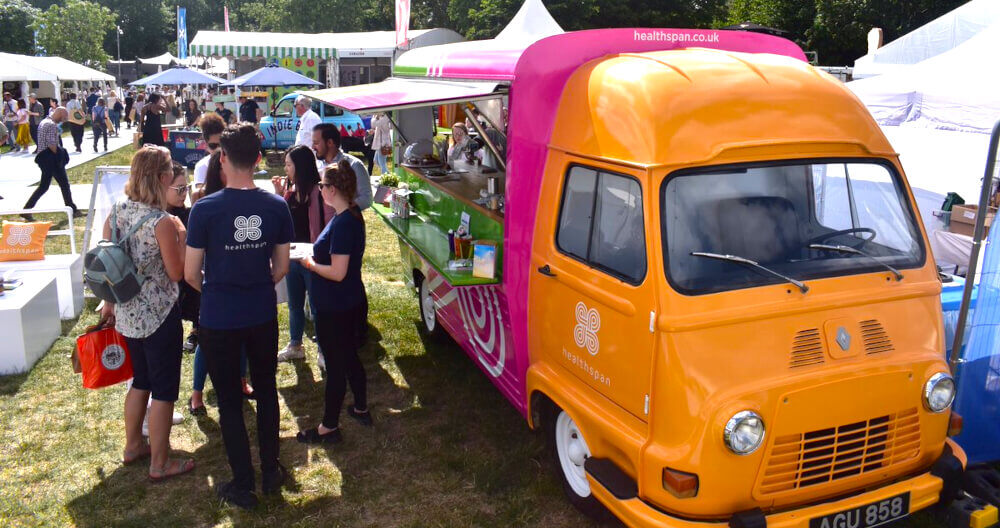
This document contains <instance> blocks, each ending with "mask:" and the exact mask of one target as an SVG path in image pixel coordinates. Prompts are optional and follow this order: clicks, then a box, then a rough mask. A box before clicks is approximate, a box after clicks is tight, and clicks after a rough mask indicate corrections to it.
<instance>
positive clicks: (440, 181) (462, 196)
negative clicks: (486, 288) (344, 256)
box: [372, 163, 504, 286]
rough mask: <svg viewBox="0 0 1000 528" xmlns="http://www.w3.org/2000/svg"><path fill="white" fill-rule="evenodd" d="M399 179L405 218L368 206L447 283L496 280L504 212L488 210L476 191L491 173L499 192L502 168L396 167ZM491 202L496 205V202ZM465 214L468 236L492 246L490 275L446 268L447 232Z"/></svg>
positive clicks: (498, 278) (382, 207)
mask: <svg viewBox="0 0 1000 528" xmlns="http://www.w3.org/2000/svg"><path fill="white" fill-rule="evenodd" d="M397 174H398V175H399V177H400V181H403V182H406V183H407V184H408V185H409V188H410V191H411V194H410V197H409V200H410V208H411V210H412V211H413V213H411V215H410V217H409V218H400V217H398V216H396V215H394V214H393V213H392V210H391V209H390V208H389V207H386V206H385V205H383V204H373V205H372V209H373V210H374V211H375V212H376V213H377V214H378V215H379V216H381V217H382V219H383V220H384V221H385V223H386V224H387V225H388V226H389V227H390V228H391V229H392V230H393V231H395V232H396V234H397V235H398V236H399V237H400V239H401V240H402V241H403V242H405V243H406V244H408V245H409V246H411V247H412V248H413V249H414V250H415V251H416V252H417V253H419V254H420V256H421V257H423V259H424V260H426V261H427V262H428V263H429V264H430V265H431V266H432V267H433V268H434V269H435V270H436V271H437V272H438V273H440V274H441V275H442V276H443V277H444V278H445V280H446V281H447V282H448V283H449V284H450V285H452V286H476V285H483V284H498V283H500V282H501V271H502V265H501V263H502V262H503V258H502V257H503V247H502V246H503V211H502V210H501V209H499V208H498V209H497V210H494V209H491V208H490V207H489V202H490V200H489V199H488V198H484V197H483V196H482V194H481V193H480V191H485V190H487V189H488V186H489V181H488V180H489V178H490V177H496V178H498V180H497V187H496V188H497V189H498V191H499V192H502V190H503V182H504V173H503V172H489V169H487V172H484V171H483V170H482V169H481V168H479V167H476V166H473V165H470V164H464V163H456V164H455V166H454V167H453V169H451V170H449V169H448V168H447V167H427V168H415V167H398V168H397ZM494 202H495V203H494V205H497V206H499V204H497V203H496V202H497V201H496V200H494ZM463 213H465V214H467V215H468V217H469V232H470V234H471V236H472V240H490V241H493V242H494V243H495V244H496V248H497V253H496V262H497V266H496V270H495V276H494V278H483V277H475V276H473V274H472V269H471V268H462V269H451V268H450V267H449V262H450V261H451V260H452V259H453V258H454V257H453V256H452V254H451V250H450V248H449V244H448V231H449V230H452V231H457V230H458V227H459V225H460V223H461V218H462V214H463Z"/></svg>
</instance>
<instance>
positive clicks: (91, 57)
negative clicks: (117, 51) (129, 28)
mask: <svg viewBox="0 0 1000 528" xmlns="http://www.w3.org/2000/svg"><path fill="white" fill-rule="evenodd" d="M34 27H35V29H37V30H38V43H39V45H41V47H42V48H43V49H45V52H46V53H48V54H49V55H58V56H60V57H63V58H65V59H69V60H71V61H74V62H78V63H82V64H87V65H91V66H102V67H103V66H104V65H105V64H107V62H108V59H109V58H110V56H109V55H108V54H107V52H105V51H104V47H103V43H104V36H105V35H106V34H107V33H108V32H109V31H112V30H114V27H115V16H114V15H113V14H111V11H109V10H108V9H107V8H105V7H102V6H99V5H97V4H94V3H91V2H87V1H85V0H68V1H67V2H66V5H64V6H59V5H52V6H50V7H49V8H48V9H46V10H45V12H43V13H42V14H41V15H39V16H38V18H37V19H36V21H35V25H34Z"/></svg>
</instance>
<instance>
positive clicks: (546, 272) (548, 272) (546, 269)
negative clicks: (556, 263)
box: [538, 264, 556, 277]
mask: <svg viewBox="0 0 1000 528" xmlns="http://www.w3.org/2000/svg"><path fill="white" fill-rule="evenodd" d="M538 273H541V274H542V275H545V276H546V277H555V276H556V274H555V273H552V268H550V267H549V265H548V264H546V265H544V266H542V267H540V268H538Z"/></svg>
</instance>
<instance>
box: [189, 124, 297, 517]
mask: <svg viewBox="0 0 1000 528" xmlns="http://www.w3.org/2000/svg"><path fill="white" fill-rule="evenodd" d="M220 143H221V146H222V155H221V156H222V158H221V161H222V170H223V171H224V173H225V174H226V188H225V189H223V190H221V191H218V192H216V193H214V194H211V195H209V196H206V197H204V198H202V199H200V200H198V202H197V203H195V205H194V208H193V209H192V210H191V216H190V218H189V220H188V239H187V245H188V247H187V251H186V252H185V259H184V277H185V279H186V280H187V281H188V283H189V284H191V286H193V287H194V288H196V289H198V290H201V316H200V327H199V344H200V345H201V346H202V348H203V352H204V353H205V358H206V363H207V365H208V373H209V376H211V378H212V385H213V386H214V387H215V391H216V393H217V394H218V398H219V425H220V427H221V429H222V440H223V442H224V444H225V446H226V456H227V457H228V459H229V466H230V468H232V471H233V480H232V481H230V482H227V483H225V484H222V485H220V486H219V488H218V494H219V497H220V498H222V499H223V500H225V501H226V502H229V503H231V504H234V505H236V506H239V507H241V508H245V509H251V508H253V507H254V506H256V504H257V497H256V495H255V494H254V489H255V484H254V469H253V463H252V461H251V459H250V442H249V440H248V438H247V431H246V425H245V424H244V422H243V388H242V383H241V378H240V369H239V362H240V354H241V352H242V351H244V350H245V351H246V355H247V359H248V361H249V365H250V377H251V381H252V383H253V386H254V394H255V395H256V399H257V437H258V440H259V442H260V465H261V473H262V474H263V478H262V489H263V492H264V493H265V494H271V493H277V492H278V491H279V488H280V487H281V485H282V483H283V482H284V480H285V478H286V474H287V473H286V471H285V468H284V467H283V466H282V465H281V464H280V463H279V462H278V421H279V415H278V392H277V386H276V381H275V373H276V371H277V367H278V362H277V357H276V356H275V355H274V351H275V349H277V348H278V311H277V299H276V298H275V292H274V285H275V284H276V283H277V282H279V281H281V279H282V277H284V276H285V274H286V273H288V248H289V243H290V242H291V240H292V238H293V236H294V233H293V228H292V215H291V213H290V212H289V210H288V206H287V205H286V204H285V201H284V200H283V199H282V198H281V197H279V196H278V195H276V194H274V193H271V192H267V191H265V190H263V189H258V188H257V187H255V186H254V183H253V173H254V170H255V169H256V167H257V163H258V162H259V161H260V140H259V139H258V138H257V131H256V130H255V129H254V127H253V126H252V125H250V124H247V123H243V124H239V125H231V126H229V127H227V128H226V129H225V131H223V133H222V137H221V139H220Z"/></svg>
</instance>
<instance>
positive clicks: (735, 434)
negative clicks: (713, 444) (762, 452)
mask: <svg viewBox="0 0 1000 528" xmlns="http://www.w3.org/2000/svg"><path fill="white" fill-rule="evenodd" d="M723 440H724V441H725V443H726V447H728V448H729V450H730V451H732V452H733V453H736V454H737V455H749V454H750V453H753V452H754V451H756V450H757V448H759V447H760V445H761V444H762V443H763V442H764V419H763V418H761V417H760V415H759V414H757V413H755V412H753V411H740V412H738V413H736V415H735V416H733V417H732V418H730V419H729V421H728V422H726V429H725V431H724V432H723Z"/></svg>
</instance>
